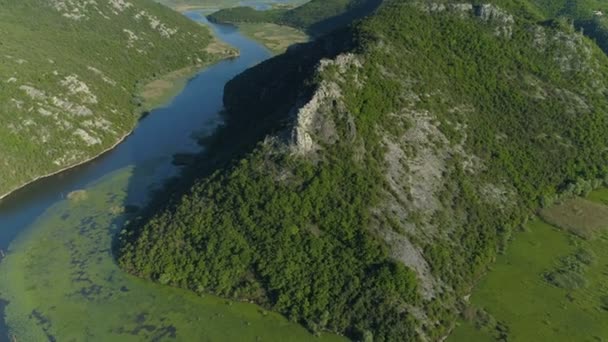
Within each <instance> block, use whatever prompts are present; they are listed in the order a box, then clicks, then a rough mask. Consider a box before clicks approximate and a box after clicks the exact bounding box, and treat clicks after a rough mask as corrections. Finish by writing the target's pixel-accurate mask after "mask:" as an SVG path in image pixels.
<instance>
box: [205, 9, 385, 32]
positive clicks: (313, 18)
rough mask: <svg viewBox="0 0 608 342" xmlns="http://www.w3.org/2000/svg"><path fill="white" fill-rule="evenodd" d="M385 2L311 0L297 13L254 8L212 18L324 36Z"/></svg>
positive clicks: (216, 15) (218, 13)
mask: <svg viewBox="0 0 608 342" xmlns="http://www.w3.org/2000/svg"><path fill="white" fill-rule="evenodd" d="M381 2H382V0H312V1H310V2H307V3H306V4H304V5H302V6H299V7H296V8H294V9H287V10H285V9H274V10H268V11H257V10H255V9H253V8H251V7H235V8H228V9H223V10H220V11H218V12H215V13H213V14H211V15H210V16H209V19H210V20H212V21H216V22H224V23H240V22H249V23H251V22H271V23H275V24H279V25H287V26H292V27H295V28H298V29H301V30H304V31H307V32H308V33H309V34H311V35H317V36H318V35H321V34H323V33H327V32H329V31H331V30H333V29H335V28H338V27H341V26H345V25H347V24H349V23H351V22H352V21H353V20H356V19H358V18H362V17H364V16H365V15H367V14H369V13H371V12H372V11H373V10H374V9H376V8H377V7H378V6H379V5H380V3H381Z"/></svg>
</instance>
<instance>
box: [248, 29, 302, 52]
mask: <svg viewBox="0 0 608 342" xmlns="http://www.w3.org/2000/svg"><path fill="white" fill-rule="evenodd" d="M238 27H239V29H240V30H241V33H243V34H244V35H246V36H247V37H249V38H251V39H253V40H255V41H257V42H259V43H261V44H263V45H264V46H266V47H267V48H268V49H269V50H270V51H272V53H273V54H275V55H277V54H281V53H283V52H285V51H286V50H287V48H288V47H289V46H290V45H292V44H297V43H305V42H307V41H308V40H309V37H308V35H307V34H306V33H304V32H302V31H300V30H298V29H295V28H292V27H289V26H282V25H276V24H272V23H241V24H239V25H238Z"/></svg>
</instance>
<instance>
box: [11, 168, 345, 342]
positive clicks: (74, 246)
mask: <svg viewBox="0 0 608 342" xmlns="http://www.w3.org/2000/svg"><path fill="white" fill-rule="evenodd" d="M150 168H151V169H153V168H154V165H150ZM131 173H132V169H131V168H125V169H122V170H119V171H117V172H115V173H113V174H111V175H109V176H107V177H106V178H105V179H103V180H102V181H101V182H99V183H97V184H93V185H92V186H90V187H87V188H86V189H82V190H79V191H75V192H73V193H71V194H70V195H69V196H68V199H66V200H65V201H63V202H62V203H59V204H58V205H56V206H55V207H53V208H51V209H50V210H49V211H48V212H47V213H45V214H44V215H43V216H41V217H40V218H39V219H38V221H37V222H36V223H35V224H34V225H33V226H32V227H30V228H29V230H28V231H27V232H25V233H24V234H22V235H21V236H20V237H19V238H18V239H17V240H16V241H15V242H14V243H13V244H12V245H11V246H10V249H9V253H8V254H7V256H6V258H5V259H4V260H3V262H2V264H1V265H0V294H1V295H0V297H2V299H4V300H8V301H9V302H10V303H9V304H8V305H7V307H6V311H5V315H6V322H7V324H8V325H9V327H10V328H11V333H12V335H13V337H14V338H15V339H14V340H15V341H46V340H51V338H54V340H56V341H153V340H159V341H164V340H168V339H171V340H175V341H237V340H238V341H260V340H262V341H269V340H272V341H278V340H281V341H309V340H311V339H312V338H313V336H312V335H310V334H309V333H308V331H306V330H305V329H304V328H303V327H302V326H300V325H298V324H295V323H292V322H289V321H288V320H287V319H285V318H284V317H282V316H280V315H278V314H276V313H272V312H266V311H265V310H262V309H261V308H260V307H258V306H256V305H252V304H246V303H239V302H232V301H227V300H225V299H220V298H218V297H215V296H211V295H205V296H203V297H201V296H198V295H196V294H194V293H193V292H190V291H185V290H181V289H177V288H172V287H167V286H162V285H158V284H155V283H152V282H149V281H146V280H142V279H139V278H135V277H132V276H130V275H128V274H125V273H123V272H122V271H121V270H120V269H119V268H118V266H117V265H116V264H115V262H114V259H113V257H112V254H111V251H110V244H111V237H112V235H113V233H114V232H115V229H116V227H117V226H120V225H121V224H122V222H123V221H124V219H125V216H124V214H123V213H124V212H125V208H124V198H125V196H126V194H125V190H124V189H125V188H127V187H128V185H129V182H131V179H130V178H131ZM145 178H146V177H144V176H142V177H141V178H138V180H142V181H144V182H146V181H148V180H146V179H145ZM170 337H173V338H170ZM315 340H317V341H319V342H320V341H338V340H341V338H340V337H337V336H332V335H328V334H323V335H322V336H321V337H320V338H317V339H315Z"/></svg>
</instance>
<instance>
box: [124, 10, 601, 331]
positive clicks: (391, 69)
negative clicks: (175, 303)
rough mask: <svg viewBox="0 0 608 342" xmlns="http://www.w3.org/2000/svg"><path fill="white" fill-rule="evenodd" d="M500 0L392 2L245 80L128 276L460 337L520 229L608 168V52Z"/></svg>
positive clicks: (135, 230) (135, 227)
mask: <svg viewBox="0 0 608 342" xmlns="http://www.w3.org/2000/svg"><path fill="white" fill-rule="evenodd" d="M500 4H501V5H503V6H504V8H508V9H510V10H511V11H512V12H506V11H504V10H502V9H501V8H499V7H496V6H493V5H488V6H482V5H476V6H472V5H471V6H467V5H463V4H456V5H452V4H450V3H449V2H444V4H442V5H441V6H439V5H438V4H426V3H421V2H416V3H409V2H407V1H399V0H392V1H386V2H385V3H384V4H383V5H382V6H381V8H380V9H379V11H378V13H376V14H375V15H373V16H372V17H370V18H368V19H366V20H364V21H362V22H361V23H359V24H357V25H355V26H354V27H352V28H351V29H348V30H341V31H338V32H336V33H333V34H332V35H330V36H328V37H326V38H324V39H323V40H321V41H319V42H316V43H312V44H308V45H305V46H301V47H299V48H298V49H295V50H293V51H290V53H288V54H286V55H283V56H280V57H278V58H276V59H273V60H271V61H269V62H266V63H263V64H261V65H259V66H257V67H255V68H253V69H251V70H250V71H248V72H246V73H245V74H243V75H241V76H239V77H237V78H236V79H235V80H233V81H232V82H231V83H229V85H228V86H227V88H226V95H225V104H226V113H225V115H226V126H225V127H224V128H223V129H221V130H220V131H219V132H218V134H217V136H216V137H215V139H214V140H213V141H211V142H209V147H208V151H209V152H208V154H205V155H202V156H200V158H199V159H198V160H199V162H198V163H195V165H194V166H192V167H191V168H189V169H187V170H186V171H185V172H184V176H183V177H182V178H181V179H180V180H179V181H178V182H177V183H175V184H173V185H172V186H173V188H172V187H171V186H169V187H168V188H167V191H168V192H171V193H173V196H172V199H171V200H170V201H168V202H167V203H163V202H162V201H161V200H160V198H164V197H159V199H158V200H157V201H156V202H154V204H153V205H152V206H151V207H150V208H149V209H148V210H147V211H146V212H145V213H144V214H142V216H141V217H140V218H139V219H137V220H135V221H134V222H132V224H131V225H130V226H129V227H127V229H126V230H124V231H123V233H122V234H121V238H120V246H119V255H120V257H119V262H120V264H121V266H122V267H123V268H124V269H126V270H127V271H129V272H131V273H133V274H136V275H139V276H141V277H145V278H150V279H153V280H155V281H159V282H162V283H165V284H171V285H174V286H180V287H185V288H189V289H191V290H193V291H196V292H199V293H203V292H206V291H211V292H214V293H218V294H221V295H224V296H231V297H235V298H240V299H246V300H252V301H255V302H257V303H260V304H261V305H264V306H266V307H269V308H272V309H274V310H277V311H280V312H282V313H284V314H286V315H287V316H288V317H289V318H291V319H293V320H297V321H300V322H303V323H304V324H305V325H306V326H308V327H309V328H310V329H312V330H315V331H316V330H332V331H338V332H341V333H344V334H346V335H347V336H349V337H351V338H353V339H357V340H370V339H372V338H373V339H374V340H377V341H404V340H417V339H423V338H428V339H430V340H438V339H440V338H441V337H442V336H445V334H446V333H447V332H448V331H449V330H450V329H451V327H452V326H453V322H454V319H455V317H456V315H457V313H458V306H459V303H460V301H461V299H460V298H462V297H463V296H464V295H466V294H468V292H469V291H470V288H471V286H472V284H473V283H474V282H475V281H476V280H477V279H478V278H479V277H480V276H481V275H482V274H483V273H484V272H485V270H486V269H487V266H488V265H490V264H491V263H492V262H493V261H494V260H495V258H496V256H497V254H498V253H499V252H500V251H501V250H503V249H504V247H505V245H506V243H507V242H508V240H509V238H510V235H511V233H512V231H513V230H514V229H517V228H518V227H520V226H521V225H522V224H523V223H524V222H525V221H526V220H527V219H528V218H529V217H530V216H532V215H533V214H534V213H535V210H536V209H537V208H538V207H539V206H540V205H541V204H543V203H545V202H546V201H547V199H549V198H553V197H555V196H556V194H557V193H560V192H562V191H565V190H569V189H576V188H577V184H582V183H584V180H594V181H595V180H596V179H604V178H605V177H606V175H607V174H608V169H607V167H606V165H608V164H607V162H608V160H607V159H608V155H607V152H606V148H605V147H606V146H607V144H608V134H607V133H608V132H607V130H608V126H607V124H608V122H607V119H606V116H605V114H604V113H605V112H606V110H607V109H608V102H607V101H606V83H605V82H606V79H607V78H606V77H607V76H608V59H607V58H606V56H605V55H604V54H603V53H602V51H601V50H600V49H599V48H598V47H597V46H596V45H594V44H593V42H592V41H590V40H588V39H587V38H585V37H584V36H582V35H581V34H580V33H578V32H577V31H576V29H575V28H574V27H572V26H571V25H570V23H568V22H566V21H563V20H551V21H547V20H546V19H547V18H546V17H543V16H542V15H541V14H540V13H539V12H531V11H530V10H529V9H530V8H534V6H533V5H532V4H531V3H527V2H521V1H509V2H507V1H503V2H500ZM536 11H538V10H536ZM329 47H331V49H330V50H331V51H328V50H327V49H328V48H329ZM345 52H351V53H350V54H348V53H345ZM321 58H331V60H330V61H328V60H324V61H322V62H321V63H320V64H319V61H320V60H321ZM315 65H319V67H317V68H315ZM276 75H281V77H276ZM254 85H255V86H254ZM311 99H312V100H311ZM307 101H309V103H308V104H306V105H305V106H302V104H303V103H306V102H307ZM296 113H297V114H296ZM290 114H291V115H290ZM307 138H310V139H307ZM228 142H229V144H228ZM226 145H230V146H229V147H226Z"/></svg>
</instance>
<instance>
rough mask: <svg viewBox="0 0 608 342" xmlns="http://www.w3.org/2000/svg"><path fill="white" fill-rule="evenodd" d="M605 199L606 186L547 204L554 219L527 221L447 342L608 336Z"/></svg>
mask: <svg viewBox="0 0 608 342" xmlns="http://www.w3.org/2000/svg"><path fill="white" fill-rule="evenodd" d="M606 203H608V190H607V189H601V190H597V191H594V192H592V193H591V194H590V195H589V196H588V198H587V199H575V200H567V201H564V202H563V203H562V204H558V205H556V206H554V207H552V208H550V209H547V210H545V211H544V212H543V217H544V218H546V219H547V220H550V221H551V222H552V223H553V224H554V225H551V224H549V223H546V222H544V221H542V220H540V219H537V220H535V221H533V222H530V223H528V225H527V227H526V228H527V229H526V230H525V231H524V232H521V233H518V234H516V235H515V238H514V241H513V242H512V243H511V245H510V246H509V248H508V249H507V251H506V254H505V255H502V256H500V257H499V258H498V260H497V262H496V264H495V265H494V266H493V267H492V270H491V271H490V272H489V273H488V274H487V275H486V276H485V277H484V278H483V279H482V280H481V281H480V282H479V284H478V285H477V287H476V288H475V289H474V290H473V294H472V296H471V298H470V307H469V308H468V309H467V310H465V314H464V316H465V319H463V320H462V321H461V322H460V324H459V326H458V327H457V328H456V329H455V330H454V331H453V333H452V335H451V336H450V338H449V341H451V342H460V341H494V340H508V341H606V340H608V324H606V322H608V231H607V230H606V229H600V228H598V227H599V226H598V224H599V223H598V222H608V218H607V217H606V216H605V212H606V209H607V208H606V207H605V205H606ZM556 226H560V227H564V229H559V228H557V227H556ZM604 227H605V225H604ZM581 232H582V233H581ZM583 236H584V237H583Z"/></svg>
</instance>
